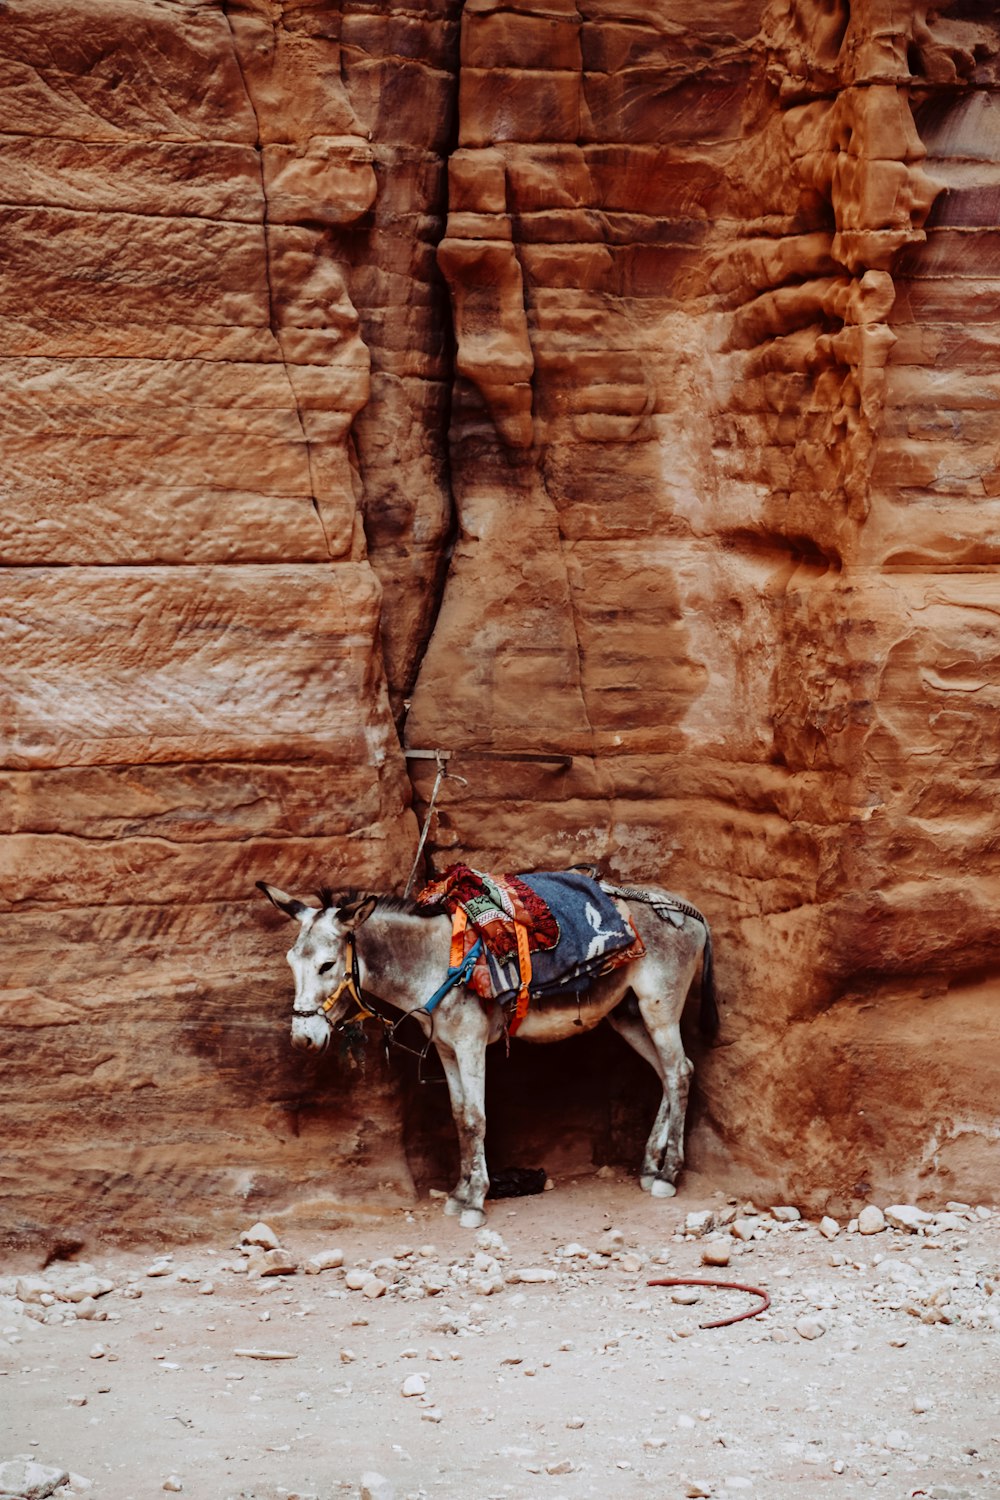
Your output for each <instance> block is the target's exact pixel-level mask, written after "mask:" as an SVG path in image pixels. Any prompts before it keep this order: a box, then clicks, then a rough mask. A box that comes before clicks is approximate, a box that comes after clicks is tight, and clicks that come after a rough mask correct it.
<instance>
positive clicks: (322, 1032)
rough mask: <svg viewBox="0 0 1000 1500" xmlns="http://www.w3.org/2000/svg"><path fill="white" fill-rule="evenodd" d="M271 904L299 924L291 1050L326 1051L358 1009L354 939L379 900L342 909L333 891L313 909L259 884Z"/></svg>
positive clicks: (360, 900)
mask: <svg viewBox="0 0 1000 1500" xmlns="http://www.w3.org/2000/svg"><path fill="white" fill-rule="evenodd" d="M257 888H258V890H261V891H263V892H264V895H265V896H266V897H267V899H268V900H269V901H270V902H271V903H272V904H273V905H274V906H276V907H277V908H278V910H279V911H283V912H284V913H285V916H286V917H291V918H292V919H293V920H294V921H296V922H298V924H299V931H298V934H297V936H296V938H295V942H294V943H293V944H292V946H291V948H289V950H288V955H287V957H288V962H289V963H290V965H291V968H292V973H293V974H294V975H295V1000H294V1003H293V1005H292V1045H293V1046H294V1047H315V1048H323V1047H326V1046H327V1045H328V1044H329V1041H330V1036H331V1034H332V1032H333V1029H334V1027H335V1026H337V1025H339V1023H340V1022H341V1021H344V1020H346V1019H347V1017H348V1016H349V1015H350V1014H351V1013H352V1012H353V1011H355V1010H356V1009H357V1008H358V999H357V987H356V964H355V963H354V961H353V957H352V955H353V942H352V939H353V934H354V933H355V932H356V931H357V929H358V928H359V927H360V926H361V924H362V922H364V921H366V920H367V919H368V917H370V916H371V913H372V909H373V908H374V906H375V900H376V898H375V897H374V896H361V897H356V898H353V899H351V900H348V901H345V902H344V903H343V904H342V905H338V904H337V902H335V901H334V899H333V897H332V896H331V895H330V893H329V891H324V892H323V893H322V898H321V899H322V901H323V905H322V906H309V905H307V904H306V902H305V901H299V900H298V899H297V898H296V897H295V896H288V895H286V894H285V892H284V891H281V890H279V889H278V888H277V886H274V885H265V883H264V881H263V880H258V881H257Z"/></svg>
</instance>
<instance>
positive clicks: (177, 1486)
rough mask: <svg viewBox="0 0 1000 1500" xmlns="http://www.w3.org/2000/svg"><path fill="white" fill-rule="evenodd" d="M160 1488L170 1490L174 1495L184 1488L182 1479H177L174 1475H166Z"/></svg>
mask: <svg viewBox="0 0 1000 1500" xmlns="http://www.w3.org/2000/svg"><path fill="white" fill-rule="evenodd" d="M161 1488H162V1489H165V1490H170V1491H171V1492H173V1493H175V1494H179V1493H180V1491H181V1490H182V1489H183V1488H184V1481H183V1480H182V1479H179V1478H178V1476H177V1475H176V1474H168V1475H167V1477H166V1479H165V1480H164V1481H163V1484H162V1486H161Z"/></svg>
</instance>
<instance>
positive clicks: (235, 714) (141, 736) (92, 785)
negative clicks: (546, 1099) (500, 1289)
mask: <svg viewBox="0 0 1000 1500" xmlns="http://www.w3.org/2000/svg"><path fill="white" fill-rule="evenodd" d="M0 54H2V56H0V69H2V74H0V76H2V78H3V83H4V97H5V110H4V117H3V120H2V122H0V124H2V134H0V185H2V191H3V195H4V202H5V205H6V209H5V215H4V227H3V244H4V256H3V264H2V271H0V297H2V311H3V314H4V316H3V319H2V327H0V375H2V378H3V383H4V394H5V401H4V406H3V417H2V423H3V433H4V456H5V465H4V475H3V501H2V505H0V558H2V561H3V563H4V564H5V567H6V572H7V588H6V589H5V591H4V597H3V601H2V606H0V608H2V615H0V631H2V637H3V643H4V660H5V670H4V685H3V710H2V715H0V729H2V747H0V748H2V755H0V767H2V768H0V792H2V796H0V820H2V821H0V826H2V830H3V832H4V834H5V835H6V837H5V840H4V847H3V851H2V853H0V871H2V879H0V900H2V904H3V918H2V920H3V945H4V951H5V955H6V956H7V960H8V961H7V964H6V966H5V968H6V973H5V979H4V989H3V991H2V993H0V1007H2V1016H3V1020H4V1023H5V1025H4V1033H3V1034H4V1042H3V1057H4V1068H5V1070H6V1073H7V1079H8V1082H7V1087H8V1089H9V1093H10V1100H11V1103H10V1105H9V1108H8V1111H7V1121H8V1146H9V1148H10V1149H9V1151H8V1153H7V1154H6V1155H5V1167H4V1180H3V1184H2V1185H3V1189H4V1198H5V1220H4V1225H3V1232H4V1234H5V1235H6V1236H7V1237H11V1236H13V1237H19V1238H22V1239H28V1240H34V1239H37V1238H38V1237H39V1236H41V1235H43V1234H44V1232H45V1229H46V1226H51V1225H53V1224H59V1225H60V1226H62V1230H61V1232H65V1233H66V1234H68V1235H69V1237H70V1238H72V1235H73V1233H74V1232H75V1227H76V1226H79V1227H81V1229H82V1228H83V1227H85V1226H86V1225H87V1224H89V1223H93V1222H95V1221H100V1222H101V1223H102V1224H103V1225H104V1227H105V1228H108V1227H114V1228H116V1229H117V1230H118V1231H119V1232H121V1233H123V1234H131V1233H137V1232H140V1231H144V1230H147V1229H148V1228H149V1227H150V1226H152V1225H155V1223H156V1222H157V1218H158V1216H159V1215H160V1214H161V1213H162V1211H163V1210H164V1208H165V1207H166V1206H168V1205H169V1207H170V1210H171V1212H172V1214H174V1215H175V1216H176V1217H175V1220H174V1232H175V1233H181V1232H183V1231H184V1226H185V1225H190V1226H192V1227H193V1226H195V1225H197V1224H201V1223H203V1222H204V1221H205V1220H206V1218H207V1217H211V1216H212V1215H218V1214H221V1215H226V1214H237V1213H238V1214H240V1215H243V1214H245V1213H246V1212H247V1211H248V1210H249V1211H250V1212H251V1213H253V1212H254V1211H260V1212H263V1211H265V1209H268V1208H270V1207H272V1206H273V1205H276V1204H277V1205H285V1204H287V1203H288V1202H290V1201H301V1202H302V1203H303V1204H304V1205H305V1206H304V1208H303V1212H304V1213H305V1214H306V1215H307V1216H308V1214H309V1213H312V1212H315V1213H319V1212H322V1211H325V1210H324V1209H323V1207H322V1206H323V1205H327V1207H328V1206H329V1204H330V1203H335V1202H336V1201H338V1200H340V1199H342V1198H343V1197H345V1196H347V1197H350V1196H352V1195H359V1194H360V1195H368V1194H371V1193H373V1192H375V1191H379V1192H381V1193H382V1194H383V1195H384V1194H385V1192H386V1191H388V1192H389V1193H390V1194H392V1193H397V1194H399V1193H401V1194H403V1195H404V1196H405V1195H406V1194H407V1193H408V1192H409V1191H410V1190H411V1181H410V1172H409V1167H408V1164H407V1160H406V1151H405V1149H404V1142H403V1137H402V1132H401V1129H400V1120H399V1113H398V1106H397V1104H396V1102H395V1100H396V1094H395V1093H394V1092H393V1091H392V1090H391V1088H390V1080H389V1076H388V1074H387V1073H386V1071H385V1070H384V1069H383V1068H382V1067H381V1065H380V1063H379V1062H378V1060H377V1058H376V1057H375V1055H374V1052H373V1053H372V1055H371V1058H370V1061H369V1064H368V1066H367V1070H366V1072H365V1074H364V1076H363V1077H361V1076H359V1075H357V1074H356V1073H354V1072H353V1071H352V1070H351V1069H350V1067H349V1066H348V1060H347V1059H346V1058H342V1057H332V1058H329V1059H326V1060H323V1061H320V1062H304V1061H303V1059H302V1058H301V1056H299V1055H292V1054H291V1052H290V1049H289V1047H288V1044H287V1026H286V1014H287V1009H288V1000H289V993H290V977H289V974H288V971H287V968H286V966H285V964H284V961H283V957H282V953H283V948H282V944H283V940H284V933H283V932H282V930H281V925H280V919H279V918H278V917H277V915H276V914H275V913H273V912H271V911H269V909H266V908H264V907H263V905H262V904H261V903H259V898H257V897H256V896H255V895H254V893H253V882H254V880H255V879H257V878H261V877H262V878H266V879H272V880H274V881H276V882H278V883H279V884H280V885H281V886H282V887H284V888H286V889H295V890H303V891H308V890H309V889H310V888H315V887H316V886H318V885H319V884H324V885H330V886H334V887H337V886H341V887H346V886H348V885H353V886H369V887H374V888H383V889H388V888H399V887H400V886H401V885H402V883H403V881H404V880H405V878H406V874H407V872H408V870H409V867H410V864H411V861H412V859H413V854H414V850H415V846H416V837H417V823H416V821H415V819H414V817H413V814H412V812H411V811H410V810H409V799H410V783H409V780H408V777H407V774H406V765H405V762H404V758H403V755H402V749H401V745H402V744H405V745H407V746H409V747H411V748H422V749H435V748H441V749H445V750H447V751H449V752H450V753H451V754H452V757H453V758H452V760H451V761H450V763H449V767H450V769H451V770H452V771H454V772H455V773H456V778H452V779H449V780H447V781H445V782H444V784H443V787H442V788H441V794H440V797H439V801H438V810H437V813H436V816H435V819H434V822H433V825H432V828H431V840H430V848H431V849H432V850H433V851H434V858H435V860H436V861H437V863H438V864H439V865H440V864H443V863H445V862H447V861H448V860H450V859H451V858H453V857H455V855H456V854H459V855H461V856H462V857H466V858H468V859H469V860H470V861H471V862H473V863H481V864H495V865H497V866H499V867H502V868H531V867H532V866H547V867H552V866H558V865H564V864H567V863H571V862H573V861H575V860H591V859H595V860H598V861H601V862H602V863H603V865H604V867H605V868H606V869H607V870H608V871H609V872H611V873H613V874H615V875H617V876H619V877H622V878H626V879H630V880H639V879H657V880H660V881H662V882H664V883H666V884H667V885H669V886H670V887H671V888H673V889H677V890H682V891H684V892H685V893H686V894H687V895H689V896H690V897H691V898H692V899H694V900H696V901H697V902H698V903H699V904H700V905H702V906H703V907H704V909H705V910H706V912H707V913H708V915H709V917H710V918H711V920H712V923H713V927H714V929H715V933H716V952H717V959H718V967H719V979H720V985H721V988H722V991H723V994H724V997H725V999H726V1001H727V1005H726V1009H725V1012H724V1027H725V1041H726V1043H727V1046H726V1047H725V1048H723V1049H720V1050H719V1051H717V1052H716V1053H714V1054H712V1055H710V1056H708V1057H704V1058H699V1059H698V1061H699V1078H700V1088H701V1104H700V1108H701V1115H700V1120H699V1123H698V1125H697V1126H696V1129H695V1131H694V1134H693V1138H692V1143H691V1149H692V1153H693V1155H694V1157H695V1159H696V1160H698V1161H699V1162H701V1164H703V1165H705V1166H709V1167H710V1166H712V1165H713V1164H716V1163H719V1162H721V1161H723V1160H733V1159H735V1161H736V1163H737V1165H738V1164H739V1163H740V1162H745V1163H747V1164H748V1165H752V1166H753V1168H754V1170H755V1171H756V1172H758V1173H761V1172H764V1173H767V1172H770V1173H771V1174H772V1177H773V1179H774V1181H775V1182H776V1183H777V1184H783V1185H784V1186H785V1187H786V1189H787V1191H788V1192H791V1191H792V1190H793V1189H794V1191H795V1192H796V1193H797V1194H798V1196H799V1197H800V1198H802V1199H803V1200H805V1199H806V1198H807V1197H808V1193H809V1191H810V1190H811V1188H812V1187H813V1186H814V1185H815V1184H816V1183H818V1182H822V1183H823V1184H824V1191H826V1192H827V1193H828V1194H829V1192H830V1191H831V1190H832V1191H833V1193H834V1197H833V1199H831V1202H832V1203H835V1202H836V1201H841V1202H842V1203H843V1204H844V1205H845V1206H846V1205H847V1204H848V1203H851V1202H853V1200H855V1199H857V1200H859V1201H860V1200H863V1199H864V1198H865V1197H866V1196H867V1195H868V1194H870V1193H871V1192H873V1191H878V1192H880V1193H882V1194H883V1195H884V1196H885V1198H886V1201H891V1200H892V1199H893V1198H899V1199H902V1200H906V1201H909V1200H910V1199H912V1198H915V1197H917V1195H918V1194H919V1192H920V1191H921V1184H922V1183H923V1184H924V1185H933V1186H934V1188H935V1191H936V1192H938V1195H939V1196H940V1190H941V1189H942V1188H943V1189H944V1190H945V1193H944V1195H945V1196H955V1194H956V1193H957V1194H959V1195H960V1196H962V1195H969V1196H974V1195H975V1193H976V1192H977V1191H978V1190H984V1189H985V1188H986V1187H987V1185H988V1183H989V1181H990V1180H991V1169H990V1166H989V1156H990V1153H991V1152H992V1151H993V1150H994V1149H995V1146H994V1144H993V1137H992V1135H991V1133H990V1132H991V1130H992V1128H993V1127H992V1124H991V1121H992V1118H993V1112H994V1100H995V1097H996V1089H997V1085H998V1083H1000V1079H998V1078H997V1076H996V1072H995V1067H994V1069H993V1071H992V1072H991V1064H990V1062H989V1058H990V1056H995V1055H996V1052H995V1047H994V1048H993V1050H992V1052H991V1041H992V1039H993V1037H994V1036H995V1026H996V1014H997V1011H996V1005H995V989H996V986H995V983H994V981H993V977H992V968H993V963H994V960H993V947H994V943H993V929H994V927H995V917H994V912H995V907H996V901H995V900H994V898H993V894H992V886H993V883H995V882H996V880H997V870H996V860H995V853H994V848H993V845H994V843H995V838H994V831H993V828H994V822H995V819H994V816H993V811H992V804H993V781H994V780H995V765H996V760H997V756H996V746H995V740H996V733H997V731H996V714H995V712H994V707H995V705H994V698H995V697H996V687H995V678H996V671H995V666H996V656H997V646H996V630H995V619H996V614H997V611H998V609H1000V593H998V589H997V585H996V583H995V578H994V572H995V564H996V560H997V558H996V551H997V547H996V534H997V527H996V517H995V515H994V511H995V508H996V496H997V494H998V493H1000V485H998V480H997V475H998V468H997V463H998V461H997V434H998V416H997V407H998V399H1000V397H998V386H997V378H996V375H995V366H996V348H997V341H998V336H1000V327H998V315H997V311H996V309H997V306H998V298H997V291H998V284H1000V271H998V267H997V256H996V237H997V234H998V229H997V224H998V211H997V181H998V173H1000V105H998V102H997V101H998V82H1000V23H998V22H997V20H996V19H995V18H992V17H990V16H988V15H987V14H986V13H985V11H984V9H983V8H982V7H978V6H970V5H962V4H954V5H952V6H951V7H950V8H945V9H943V10H942V11H941V13H940V14H937V13H933V12H932V13H930V14H929V16H925V13H924V10H923V8H921V7H918V6H916V5H915V4H914V5H910V4H904V5H890V4H889V3H888V0H858V3H855V4H853V5H848V3H847V0H839V3H836V4H832V5H831V4H820V3H819V0H771V3H763V0H757V3H750V4H747V3H745V0H744V3H737V0H733V3H722V4H719V5H715V6H711V7H697V6H695V7H692V6H690V5H686V4H682V3H680V0H677V3H673V0H671V3H667V4H663V3H656V4H653V3H643V0H630V3H626V4H619V3H615V4H610V3H607V4H605V3H603V0H579V3H575V0H545V3H544V4H543V3H541V0H523V3H522V0H519V3H517V4H516V5H513V6H512V5H508V4H500V3H498V0H466V3H465V4H464V5H463V4H461V3H460V0H437V3H434V4H429V5H427V6H425V7H424V8H422V9H420V10H413V9H406V8H404V7H394V6H390V5H374V6H373V5H366V4H361V3H353V0H343V3H342V4H331V5H329V6H324V7H305V8H298V9H293V8H290V7H283V6H281V5H279V4H270V3H267V0H232V3H225V4H223V3H221V0H219V3H204V4H200V5H197V6H194V7H183V8H182V7H164V6H161V5H158V4H154V3H152V0H116V3H115V4H113V5H108V4H101V5H96V4H85V5H80V6H77V7H75V9H74V11H73V14H72V16H71V17H67V16H66V15H65V14H64V11H63V10H62V9H61V8H58V7H56V8H54V7H53V4H52V0H17V3H16V4H13V5H11V6H10V7H8V11H7V13H6V14H5V17H4V26H3V30H2V36H0ZM526 755H527V756H535V757H538V756H545V755H550V756H553V757H572V759H571V761H570V762H569V764H568V765H567V764H566V762H565V761H564V760H561V759H553V760H551V761H545V760H539V759H535V760H526V759H523V758H522V757H524V756H526ZM411 769H412V771H413V775H414V779H415V784H416V788H417V792H418V797H419V799H421V800H418V804H417V811H418V812H420V813H422V811H423V806H422V805H421V801H422V803H423V804H426V800H427V798H428V797H429V795H430V790H431V786H432V784H433V779H434V775H435V767H434V763H433V761H430V762H419V761H417V762H412V763H411ZM457 776H461V777H463V778H464V779H465V780H464V783H463V782H462V781H459V780H458V779H457ZM642 1133H643V1134H644V1133H645V1122H644V1124H643V1127H642ZM414 1149H415V1148H414ZM831 1162H836V1164H837V1166H836V1171H837V1174H838V1180H837V1182H836V1183H834V1184H831V1175H830V1174H831V1166H830V1164H831ZM25 1163H29V1164H30V1166H28V1167H26V1166H25V1165H24V1164H25ZM380 1184H382V1185H383V1186H381V1187H380V1186H379V1185H380ZM385 1184H389V1187H388V1189H386V1188H385V1186H384V1185H385ZM775 1201H780V1200H779V1199H778V1198H776V1199H775ZM310 1204H312V1205H313V1207H312V1208H310V1207H309V1206H308V1205H310Z"/></svg>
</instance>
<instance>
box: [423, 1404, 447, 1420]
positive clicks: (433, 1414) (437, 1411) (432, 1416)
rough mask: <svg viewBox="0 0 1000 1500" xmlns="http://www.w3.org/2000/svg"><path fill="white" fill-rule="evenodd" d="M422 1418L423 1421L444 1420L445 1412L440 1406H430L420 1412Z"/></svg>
mask: <svg viewBox="0 0 1000 1500" xmlns="http://www.w3.org/2000/svg"><path fill="white" fill-rule="evenodd" d="M420 1420H421V1422H442V1421H443V1420H444V1412H443V1411H442V1410H441V1408H440V1406H428V1407H427V1408H426V1409H425V1410H424V1411H422V1412H421V1413H420Z"/></svg>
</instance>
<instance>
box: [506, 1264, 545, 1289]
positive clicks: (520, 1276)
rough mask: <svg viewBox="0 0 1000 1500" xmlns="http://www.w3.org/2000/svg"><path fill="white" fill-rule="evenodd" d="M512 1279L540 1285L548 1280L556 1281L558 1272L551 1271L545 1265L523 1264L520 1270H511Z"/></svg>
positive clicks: (510, 1278)
mask: <svg viewBox="0 0 1000 1500" xmlns="http://www.w3.org/2000/svg"><path fill="white" fill-rule="evenodd" d="M508 1279H509V1280H510V1281H519V1282H523V1283H525V1284H526V1285H529V1286H531V1285H539V1284H542V1283H544V1282H548V1281H555V1279H556V1272H555V1271H550V1270H549V1269H548V1268H547V1267H545V1266H522V1267H521V1269H520V1270H518V1271H511V1273H510V1277H509V1278H508Z"/></svg>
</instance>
